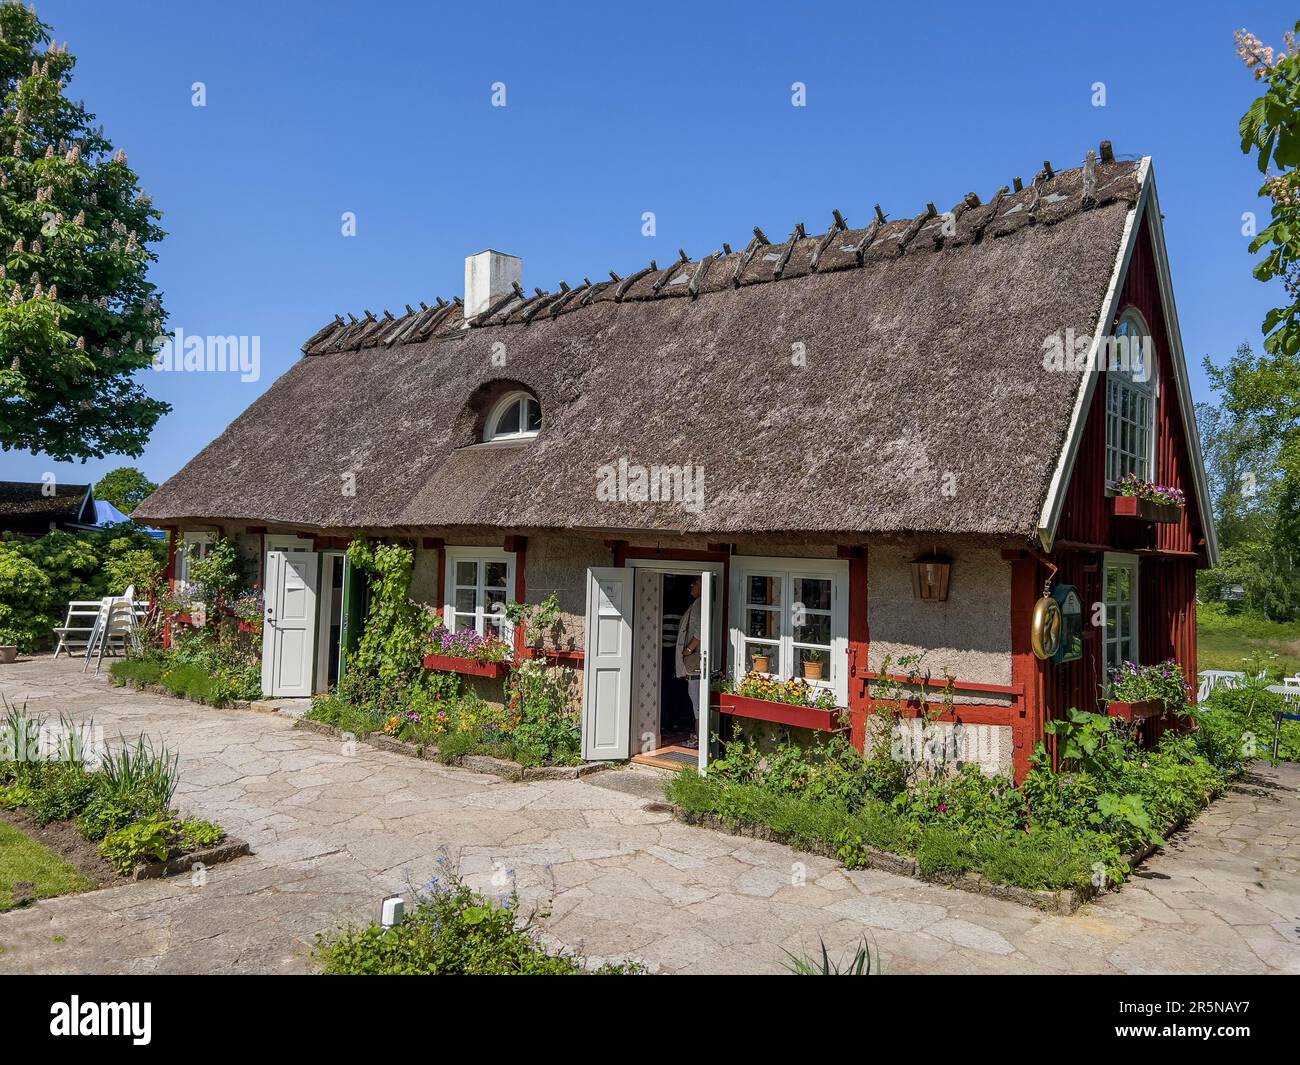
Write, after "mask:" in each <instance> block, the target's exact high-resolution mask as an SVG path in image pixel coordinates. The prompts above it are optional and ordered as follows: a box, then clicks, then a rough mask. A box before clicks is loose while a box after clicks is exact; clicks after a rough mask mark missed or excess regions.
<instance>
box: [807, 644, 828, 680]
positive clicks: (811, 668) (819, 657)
mask: <svg viewBox="0 0 1300 1065" xmlns="http://www.w3.org/2000/svg"><path fill="white" fill-rule="evenodd" d="M825 658H826V652H825V651H805V652H804V656H803V675H804V677H805V678H806V679H807V680H821V679H822V662H823V660H824V659H825Z"/></svg>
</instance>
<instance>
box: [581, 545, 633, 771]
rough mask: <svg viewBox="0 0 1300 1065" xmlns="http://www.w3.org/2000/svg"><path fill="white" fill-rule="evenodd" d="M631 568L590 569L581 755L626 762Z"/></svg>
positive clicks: (629, 727) (629, 708)
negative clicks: (620, 759) (621, 759)
mask: <svg viewBox="0 0 1300 1065" xmlns="http://www.w3.org/2000/svg"><path fill="white" fill-rule="evenodd" d="M635 575H636V571H635V570H632V569H608V568H599V569H589V570H587V644H586V655H585V657H584V660H583V664H582V665H583V669H582V756H583V757H584V758H586V759H587V760H588V761H593V762H595V761H609V760H611V759H616V758H627V757H629V755H630V753H631V736H632V589H633V579H634V578H635Z"/></svg>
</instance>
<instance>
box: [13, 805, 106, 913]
mask: <svg viewBox="0 0 1300 1065" xmlns="http://www.w3.org/2000/svg"><path fill="white" fill-rule="evenodd" d="M21 881H27V882H29V883H31V884H33V885H34V887H33V888H31V889H30V892H31V895H32V896H33V897H35V898H38V899H49V898H53V897H54V896H55V895H67V894H70V893H71V892H74V891H85V890H86V889H87V888H92V887H94V886H95V885H94V883H93V881H91V880H90V878H89V877H87V876H83V875H82V874H81V873H79V872H78V871H77V870H76V869H74V868H73V867H72V866H70V865H69V864H68V863H67V862H65V861H64V860H63V859H62V858H60V857H59V856H58V855H57V854H55V853H54V852H53V851H52V850H50V849H49V848H48V847H44V846H42V845H41V844H39V843H37V842H36V841H35V840H32V839H28V838H27V837H26V836H24V835H23V834H22V833H21V832H19V831H18V829H16V828H14V827H13V825H10V824H6V823H5V822H3V821H0V913H3V912H4V911H5V910H11V909H13V907H14V885H15V884H17V883H19V882H21Z"/></svg>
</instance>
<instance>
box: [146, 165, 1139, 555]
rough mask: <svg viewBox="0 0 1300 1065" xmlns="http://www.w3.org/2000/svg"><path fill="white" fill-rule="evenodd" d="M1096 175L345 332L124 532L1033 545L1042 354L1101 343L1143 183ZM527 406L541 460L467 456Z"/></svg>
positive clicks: (1044, 433)
mask: <svg viewBox="0 0 1300 1065" xmlns="http://www.w3.org/2000/svg"><path fill="white" fill-rule="evenodd" d="M1106 147H1107V148H1108V146H1106ZM1090 156H1091V153H1090ZM1103 160H1104V161H1103V162H1101V163H1094V162H1093V161H1092V160H1091V158H1090V159H1089V162H1088V164H1087V165H1086V166H1085V167H1080V168H1075V169H1073V170H1068V171H1063V172H1058V173H1051V172H1050V170H1048V169H1045V170H1044V171H1043V172H1041V173H1040V174H1039V175H1038V177H1037V178H1036V179H1035V180H1034V181H1033V182H1032V183H1031V184H1030V185H1029V186H1028V187H1026V188H1024V189H1023V190H1020V191H1010V190H1006V189H1003V190H999V192H998V193H997V194H996V195H995V196H993V197H990V198H989V200H988V202H981V201H980V198H979V197H977V196H975V195H974V194H972V195H970V196H968V197H966V198H965V199H964V200H963V201H962V203H960V204H958V205H956V207H955V208H954V209H953V211H952V212H951V213H950V215H949V214H948V213H937V212H934V211H933V210H932V209H931V208H929V207H927V209H926V210H925V211H924V212H922V213H921V214H919V215H917V216H915V217H911V218H901V219H898V220H894V221H884V222H881V221H880V220H879V218H873V219H871V220H870V224H869V225H868V226H864V227H858V228H852V227H846V228H840V226H839V224H838V216H837V221H836V223H835V224H833V225H832V226H831V227H830V228H829V229H828V230H827V231H825V232H822V233H811V234H808V235H801V233H800V231H799V230H796V232H795V233H794V234H793V235H792V239H790V240H788V241H786V242H784V243H764V242H763V240H762V239H760V237H759V236H756V237H755V239H754V240H753V241H751V242H750V244H749V245H748V246H747V247H746V248H744V249H743V250H735V251H730V253H726V252H725V251H723V252H719V253H716V254H715V255H713V256H708V257H705V258H704V259H702V260H699V261H691V260H686V261H679V262H676V263H674V264H673V265H671V266H668V267H665V268H658V267H657V266H656V268H655V269H647V270H644V271H641V272H639V273H634V274H632V275H629V276H628V277H624V278H619V279H617V280H614V279H611V280H610V281H607V282H603V283H599V284H594V285H584V286H582V287H575V288H572V289H568V290H567V291H566V290H561V291H560V292H554V293H547V294H543V295H541V296H537V295H533V296H527V295H523V296H521V295H513V296H511V297H509V298H508V299H507V300H506V301H504V306H497V307H494V308H489V312H490V313H489V314H487V315H485V316H483V317H482V318H480V319H479V320H476V321H475V322H474V323H473V326H472V328H466V327H465V325H464V316H463V310H462V308H461V306H460V304H459V303H458V302H456V301H452V302H450V303H447V304H446V305H445V306H435V307H430V308H423V307H421V308H419V309H415V310H413V311H411V312H410V313H408V314H406V315H404V316H402V317H401V318H390V317H382V318H381V317H378V316H375V317H373V318H366V319H363V320H360V321H358V322H356V323H355V324H351V323H347V322H342V321H341V320H336V321H335V322H333V323H330V325H328V326H326V327H325V328H324V329H323V330H321V331H320V332H319V333H317V334H316V335H315V336H314V337H312V338H311V339H310V340H309V341H308V342H307V344H306V345H304V351H305V357H304V358H302V359H301V360H300V361H299V362H298V363H297V364H296V365H295V366H294V367H293V368H292V369H291V370H289V372H288V373H286V374H285V375H284V376H283V377H281V378H280V379H279V380H278V381H276V382H275V384H274V385H273V386H272V387H271V388H270V389H269V390H268V391H267V392H266V393H265V394H264V395H263V396H262V397H261V398H260V399H258V400H257V401H256V402H255V403H254V404H253V405H252V406H251V407H250V408H249V409H248V410H247V411H245V412H244V413H243V414H242V415H240V417H239V418H237V419H236V420H235V422H234V423H233V424H232V425H231V426H230V427H229V428H228V429H227V430H226V431H225V433H223V434H222V435H221V437H219V438H218V439H217V440H215V441H214V442H213V443H212V444H210V445H209V446H208V447H207V448H205V449H204V450H203V451H202V452H200V453H199V455H198V456H196V457H195V458H194V459H193V460H192V461H191V462H190V463H189V464H188V465H187V466H186V467H185V468H184V469H183V470H181V472H180V473H178V474H177V475H176V476H174V477H173V478H171V480H169V481H168V482H167V483H166V484H164V485H163V486H162V487H161V488H160V489H159V490H158V491H157V492H155V493H154V494H153V495H152V496H151V497H150V498H149V499H148V500H147V501H146V502H144V503H142V504H141V505H140V507H139V508H138V509H137V510H136V517H137V518H138V519H140V520H143V521H148V522H153V523H175V524H185V523H189V522H199V521H217V522H219V521H222V520H226V521H247V522H252V523H259V524H261V523H276V524H287V525H297V526H303V527H312V528H347V529H384V528H398V527H415V526H430V527H432V526H439V527H448V526H462V525H464V526H489V527H506V528H514V529H525V528H560V529H587V530H602V529H607V530H644V531H694V532H699V533H719V534H721V533H742V532H792V533H813V532H817V533H820V532H826V533H878V532H883V533H888V532H936V533H940V532H942V533H971V534H983V535H995V536H1017V537H1019V536H1024V537H1031V536H1033V534H1034V532H1035V529H1036V526H1037V519H1038V515H1039V510H1040V507H1041V506H1042V503H1043V499H1044V496H1045V493H1046V491H1047V488H1048V483H1049V479H1050V477H1051V472H1052V469H1053V467H1054V465H1055V463H1056V461H1057V458H1058V456H1059V455H1060V454H1061V450H1062V446H1063V442H1064V440H1065V435H1066V432H1067V430H1068V428H1069V421H1070V413H1071V409H1072V405H1073V403H1074V400H1075V397H1076V395H1077V394H1078V392H1079V386H1080V381H1081V376H1080V375H1081V372H1082V371H1075V372H1060V371H1046V370H1044V369H1043V366H1042V359H1043V342H1044V339H1045V338H1046V337H1048V336H1049V335H1054V334H1059V333H1062V332H1063V331H1064V330H1066V329H1067V328H1072V329H1073V330H1074V331H1075V332H1076V333H1077V334H1081V335H1082V334H1087V333H1091V332H1094V331H1096V330H1097V328H1098V327H1097V318H1098V315H1099V313H1100V310H1101V307H1102V305H1103V301H1104V297H1105V294H1106V291H1107V286H1108V284H1109V282H1110V280H1111V277H1112V274H1113V272H1114V267H1115V262H1116V253H1117V250H1118V248H1119V246H1120V241H1121V237H1122V234H1123V231H1124V224H1125V219H1126V216H1127V215H1128V213H1129V212H1130V210H1131V209H1132V208H1133V207H1134V205H1135V204H1136V202H1137V200H1138V196H1139V191H1140V189H1139V174H1140V172H1141V171H1140V167H1139V164H1138V163H1136V162H1115V161H1113V160H1111V159H1110V158H1109V156H1108V153H1107V152H1105V151H1104V152H1103ZM500 302H502V301H499V303H500ZM1102 328H1103V329H1104V326H1103V327H1102ZM800 346H801V347H800ZM801 352H802V358H799V357H798V356H799V355H800V353H801ZM503 362H504V365H503ZM512 387H524V388H527V389H529V390H531V391H532V392H533V393H534V394H536V396H537V397H538V398H539V399H540V401H541V404H542V410H543V426H542V431H541V434H540V436H539V437H538V438H537V439H536V440H533V441H531V442H528V443H526V444H522V445H499V444H476V441H478V440H479V439H480V435H481V432H482V421H483V418H484V416H485V411H486V410H487V409H488V408H489V407H490V406H491V404H492V402H493V400H494V399H495V398H496V397H498V396H500V395H501V394H502V393H503V392H504V391H506V390H508V389H510V388H512ZM620 459H624V460H626V461H627V462H628V463H629V464H632V465H634V466H643V467H652V466H684V465H688V464H689V465H692V466H694V465H698V466H700V467H702V471H703V488H704V492H703V505H702V507H700V508H692V507H690V506H682V505H680V504H678V503H672V502H617V501H616V502H610V501H608V500H606V499H602V498H600V497H599V495H598V492H597V482H598V477H599V470H600V468H601V467H604V466H607V465H615V466H616V465H617V464H618V462H619V460H620ZM349 474H351V475H354V476H355V494H354V495H348V494H347V493H346V492H345V491H344V490H343V488H344V487H346V485H347V483H348V481H347V475H349Z"/></svg>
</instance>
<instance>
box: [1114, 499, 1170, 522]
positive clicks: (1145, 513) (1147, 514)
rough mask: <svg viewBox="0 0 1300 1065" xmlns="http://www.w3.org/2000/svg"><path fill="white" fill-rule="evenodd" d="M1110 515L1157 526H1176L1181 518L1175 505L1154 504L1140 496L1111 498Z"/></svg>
mask: <svg viewBox="0 0 1300 1065" xmlns="http://www.w3.org/2000/svg"><path fill="white" fill-rule="evenodd" d="M1110 505H1111V513H1112V514H1113V515H1114V516H1115V517H1117V518H1133V519H1135V520H1137V521H1151V522H1155V523H1157V524H1159V525H1176V524H1177V523H1178V522H1179V521H1181V520H1182V517H1183V508H1182V507H1180V506H1179V505H1178V504H1177V503H1156V502H1154V501H1153V500H1150V499H1142V498H1141V497H1140V496H1112V497H1111V500H1110Z"/></svg>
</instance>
